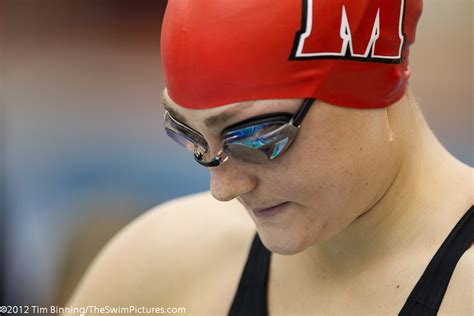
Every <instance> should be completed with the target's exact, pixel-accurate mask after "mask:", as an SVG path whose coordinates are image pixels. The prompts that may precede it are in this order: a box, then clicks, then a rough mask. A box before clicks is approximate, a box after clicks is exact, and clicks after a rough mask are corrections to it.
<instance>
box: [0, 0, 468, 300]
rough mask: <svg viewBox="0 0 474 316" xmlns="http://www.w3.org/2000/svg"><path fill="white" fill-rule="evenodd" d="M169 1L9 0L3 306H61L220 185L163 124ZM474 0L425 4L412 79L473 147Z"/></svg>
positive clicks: (445, 138)
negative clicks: (157, 225)
mask: <svg viewBox="0 0 474 316" xmlns="http://www.w3.org/2000/svg"><path fill="white" fill-rule="evenodd" d="M165 5H166V1H160V0H128V1H124V0H69V1H68V0H41V1H39V0H0V234H1V235H0V251H1V260H0V271H1V274H0V285H1V287H0V305H32V304H35V305H41V306H49V305H52V304H53V305H57V304H59V305H60V304H63V303H64V302H65V300H66V299H67V297H68V296H69V295H70V293H71V290H72V289H73V288H74V286H75V285H76V283H77V281H78V279H79V278H80V276H81V274H82V273H83V272H84V270H85V268H86V267H87V265H88V264H89V263H90V261H91V260H92V259H93V257H94V256H95V254H96V253H97V252H98V251H99V250H100V248H101V247H102V246H103V245H104V243H105V242H106V241H107V240H108V239H109V238H111V236H112V235H113V234H114V233H115V232H116V231H117V230H119V229H120V228H121V227H123V226H124V225H126V224H127V223H128V222H130V221H131V220H132V219H133V218H135V217H136V216H138V215H139V214H141V213H143V212H145V211H146V210H147V209H149V208H151V207H152V206H154V205H156V204H159V203H162V202H164V201H166V200H169V199H172V198H175V197H178V196H182V195H186V194H189V193H193V192H199V191H204V190H207V189H208V180H209V179H208V175H207V171H206V170H205V169H204V168H199V167H197V166H196V164H195V163H194V161H193V159H192V157H191V156H190V155H189V154H188V153H187V152H185V151H184V150H181V149H180V148H178V147H177V146H175V145H174V144H173V143H172V142H171V141H169V140H168V139H167V138H166V136H165V135H164V133H163V131H162V124H161V118H162V115H163V111H162V109H161V107H160V105H159V104H160V95H161V91H162V89H163V88H164V83H163V78H162V72H161V66H160V50H159V40H160V24H161V20H162V15H163V12H164V7H165ZM472 6H473V4H472V1H471V0H431V1H426V2H425V9H424V14H423V17H422V19H421V21H420V24H419V28H418V33H417V40H416V44H415V46H414V47H413V48H412V54H411V56H410V59H411V69H412V73H413V75H412V79H411V87H412V89H413V90H414V93H415V95H416V96H417V97H418V99H419V102H420V105H421V107H422V109H423V112H424V114H425V116H426V118H427V120H428V122H429V124H430V126H431V127H432V129H433V130H434V132H435V133H436V135H437V136H438V137H439V139H440V140H441V142H442V143H443V144H444V145H445V146H446V147H447V148H448V150H449V151H450V152H452V153H453V154H454V155H455V156H456V157H457V158H458V159H460V160H462V161H464V162H465V163H467V164H469V165H471V166H472V165H473V164H474V157H473V148H474V144H473V125H472V124H473V115H472V105H473V94H472V93H473V92H472V91H473V90H472V88H473V80H472V73H473V56H472V49H473V48H472V47H473V34H472V15H473V8H472Z"/></svg>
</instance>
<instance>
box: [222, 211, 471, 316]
mask: <svg viewBox="0 0 474 316" xmlns="http://www.w3.org/2000/svg"><path fill="white" fill-rule="evenodd" d="M473 240H474V206H472V207H471V208H470V209H469V210H468V211H467V212H466V213H465V214H464V216H463V217H462V218H461V219H460V220H459V222H458V223H457V224H456V226H455V227H454V228H453V229H452V230H451V232H450V233H449V235H448V237H447V238H446V239H445V240H444V242H443V243H442V245H441V246H440V247H439V249H438V251H437V252H436V254H435V255H434V256H433V258H432V259H431V261H430V263H429V264H428V266H427V267H426V269H425V271H424V272H423V274H422V276H421V278H420V279H419V280H418V282H417V283H416V285H415V287H414V288H413V290H412V291H411V293H410V295H409V296H408V298H407V300H406V302H405V305H403V307H402V309H401V310H400V312H399V314H398V315H400V316H415V315H416V316H431V315H436V314H437V312H438V310H439V307H440V305H441V302H442V300H443V297H444V293H445V292H446V289H447V287H448V283H449V280H450V279H451V276H452V274H453V271H454V268H455V267H456V264H457V262H458V261H459V259H460V258H461V256H462V255H463V254H464V252H465V251H466V250H467V249H468V248H469V247H470V246H471V244H472V242H473ZM270 258H271V252H270V251H269V250H268V249H267V248H265V246H264V245H263V244H262V242H261V240H260V237H259V236H258V234H255V237H254V239H253V242H252V246H251V248H250V252H249V255H248V258H247V262H246V264H245V267H244V270H243V273H242V276H241V278H240V282H239V286H238V288H237V293H236V295H235V297H234V300H233V302H232V305H231V307H230V310H229V313H228V315H229V316H266V315H268V307H267V283H268V273H269V268H270Z"/></svg>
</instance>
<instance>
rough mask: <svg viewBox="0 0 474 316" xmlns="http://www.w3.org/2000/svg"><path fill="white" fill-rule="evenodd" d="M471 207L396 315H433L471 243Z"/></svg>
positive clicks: (473, 227) (473, 236) (473, 223)
mask: <svg viewBox="0 0 474 316" xmlns="http://www.w3.org/2000/svg"><path fill="white" fill-rule="evenodd" d="M473 214H474V206H472V207H471V208H470V209H469V211H467V212H466V214H464V216H463V217H462V218H461V220H460V221H459V222H458V223H457V224H456V226H455V227H454V229H453V230H452V231H451V233H450V234H449V235H448V237H447V238H446V240H445V241H444V242H443V244H442V245H441V247H440V248H439V249H438V251H437V252H436V254H435V255H434V257H433V258H432V259H431V261H430V263H429V264H428V266H427V267H426V269H425V272H424V273H423V275H422V276H421V278H420V279H419V280H418V283H416V285H415V287H414V288H413V290H412V292H411V293H410V295H409V296H408V299H407V301H406V303H405V305H404V306H403V308H402V309H401V311H400V313H399V314H398V315H400V316H408V315H417V316H428V315H436V313H437V312H438V309H439V307H440V305H441V301H442V300H443V297H444V293H445V292H446V289H447V287H448V283H449V280H450V279H451V276H452V274H453V272H454V268H455V267H456V264H457V263H458V261H459V259H460V258H461V256H462V255H463V254H464V252H465V251H466V250H467V249H468V248H469V247H470V246H471V244H472V242H473V240H474V215H473Z"/></svg>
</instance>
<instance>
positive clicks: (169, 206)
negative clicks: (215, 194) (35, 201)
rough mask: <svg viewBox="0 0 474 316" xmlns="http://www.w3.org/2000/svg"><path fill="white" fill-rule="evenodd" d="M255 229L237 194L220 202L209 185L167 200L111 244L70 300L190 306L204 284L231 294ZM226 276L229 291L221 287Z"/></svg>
mask: <svg viewBox="0 0 474 316" xmlns="http://www.w3.org/2000/svg"><path fill="white" fill-rule="evenodd" d="M254 233H255V226H254V224H253V222H252V220H251V218H250V216H249V215H248V214H247V212H246V210H245V209H244V208H243V207H242V206H241V205H240V203H239V202H238V201H230V202H218V201H216V200H215V199H214V198H212V196H211V195H210V193H209V192H205V193H200V194H196V195H192V196H188V197H184V198H180V199H176V200H173V201H170V202H166V203H164V204H161V205H159V206H157V207H155V208H153V209H151V210H149V211H148V212H146V213H144V214H143V215H141V216H140V217H138V218H137V219H135V220H134V221H133V222H131V223H130V224H128V225H127V226H126V227H125V228H124V229H122V230H121V231H120V232H119V233H118V234H117V235H116V236H115V237H114V238H113V239H112V240H111V241H110V242H109V243H108V244H107V245H106V247H104V249H103V250H102V251H101V252H100V254H99V255H98V256H97V257H96V259H95V260H94V262H93V263H92V265H91V266H90V267H89V269H88V271H87V273H86V274H85V276H84V277H83V279H82V281H81V282H80V284H79V286H78V288H77V289H76V291H75V294H74V295H73V297H72V299H71V300H70V302H69V304H68V305H72V306H85V305H91V304H92V305H105V304H109V305H120V306H128V305H130V304H132V305H141V306H156V305H157V304H158V305H162V306H163V305H166V304H168V305H174V306H180V305H181V306H183V305H184V303H186V302H185V301H186V297H192V296H193V295H194V294H195V292H196V291H198V290H201V291H205V290H206V291H210V292H212V291H216V293H217V294H219V293H221V295H224V296H225V297H226V298H227V297H229V296H231V295H232V294H233V293H232V292H233V290H234V286H235V283H236V282H237V281H238V279H239V276H240V273H241V268H242V264H243V262H244V261H245V258H246V255H247V251H248V248H249V245H250V243H251V239H252V238H253V234H254ZM226 282H227V283H228V286H227V288H228V289H229V292H228V293H225V291H224V292H223V291H222V290H221V289H222V288H226V287H225V284H226ZM223 285H224V286H223ZM214 287H215V289H214ZM212 299H213V300H216V297H213V298H212ZM202 304H206V302H203V303H202Z"/></svg>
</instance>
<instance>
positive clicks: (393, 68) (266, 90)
mask: <svg viewBox="0 0 474 316" xmlns="http://www.w3.org/2000/svg"><path fill="white" fill-rule="evenodd" d="M421 11H422V0H352V1H351V0H302V1H301V0H300V1H296V0H234V1H232V0H205V1H198V0H194V1H193V0H169V1H168V6H167V9H166V13H165V18H164V21H163V29H162V37H161V50H162V52H161V54H162V61H163V65H164V73H165V80H166V84H167V88H168V93H169V96H170V97H171V99H172V100H173V101H174V102H176V103H177V104H178V105H180V106H183V107H186V108H192V109H206V108H212V107H217V106H221V105H225V104H229V103H235V102H241V101H249V100H263V99H287V98H309V97H313V98H317V99H321V100H323V101H325V102H328V103H331V104H335V105H340V106H346V107H355V108H380V107H386V106H388V105H390V104H393V103H394V102H396V101H398V100H399V99H400V98H401V97H402V96H403V94H404V92H405V89H406V86H407V80H408V77H409V70H408V54H409V46H410V45H411V44H412V43H413V42H414V39H415V31H416V24H417V21H418V18H419V16H420V15H421Z"/></svg>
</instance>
